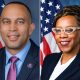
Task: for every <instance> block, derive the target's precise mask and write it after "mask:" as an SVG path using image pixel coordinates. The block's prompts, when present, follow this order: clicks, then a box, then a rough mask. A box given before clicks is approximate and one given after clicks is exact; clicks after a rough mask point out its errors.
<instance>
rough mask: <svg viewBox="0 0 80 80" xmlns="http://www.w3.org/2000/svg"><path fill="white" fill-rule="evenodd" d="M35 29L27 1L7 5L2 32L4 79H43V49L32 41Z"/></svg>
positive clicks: (0, 62) (0, 24) (0, 70)
mask: <svg viewBox="0 0 80 80" xmlns="http://www.w3.org/2000/svg"><path fill="white" fill-rule="evenodd" d="M34 29H35V25H34V23H32V16H31V12H30V10H29V8H28V7H27V6H26V5H25V4H23V3H20V2H10V3H8V4H7V5H6V6H5V7H4V9H3V11H2V13H1V22H0V32H1V36H2V39H3V41H4V43H5V48H2V49H0V80H39V48H38V47H37V45H35V44H34V42H33V41H32V40H30V35H31V34H32V32H33V31H34Z"/></svg>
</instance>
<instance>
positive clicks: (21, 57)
mask: <svg viewBox="0 0 80 80" xmlns="http://www.w3.org/2000/svg"><path fill="white" fill-rule="evenodd" d="M30 46H31V43H30V41H28V42H27V43H26V45H25V47H24V48H23V49H22V50H21V51H19V52H18V53H17V54H16V55H15V56H16V57H17V58H19V60H20V61H22V62H23V61H24V59H25V57H26V55H27V54H28V51H29V49H30ZM12 56H13V55H11V54H10V52H8V50H7V49H6V64H7V63H8V61H9V59H10V58H11V57H12Z"/></svg>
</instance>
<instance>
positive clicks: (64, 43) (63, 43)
mask: <svg viewBox="0 0 80 80" xmlns="http://www.w3.org/2000/svg"><path fill="white" fill-rule="evenodd" d="M68 43H69V42H61V45H63V46H64V45H67V44H68Z"/></svg>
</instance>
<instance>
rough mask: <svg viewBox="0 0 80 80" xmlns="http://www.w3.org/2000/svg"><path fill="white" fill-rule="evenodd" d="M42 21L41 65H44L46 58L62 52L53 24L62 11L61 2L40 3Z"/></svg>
mask: <svg viewBox="0 0 80 80" xmlns="http://www.w3.org/2000/svg"><path fill="white" fill-rule="evenodd" d="M40 3H41V6H40V21H41V25H40V27H41V44H40V64H41V65H42V63H43V60H44V58H45V56H47V55H48V54H50V53H55V52H60V50H59V48H58V46H57V44H56V41H55V37H54V35H55V34H54V33H53V32H52V27H53V22H54V18H55V16H56V14H57V13H58V12H59V11H60V10H61V9H62V5H61V2H60V1H59V0H41V1H40Z"/></svg>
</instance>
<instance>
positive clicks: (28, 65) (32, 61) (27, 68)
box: [17, 45, 38, 80]
mask: <svg viewBox="0 0 80 80" xmlns="http://www.w3.org/2000/svg"><path fill="white" fill-rule="evenodd" d="M35 49H36V48H35V46H33V45H31V48H30V50H29V52H28V55H27V56H26V59H25V61H24V63H23V66H22V68H21V71H20V73H19V75H18V77H17V80H28V77H29V76H30V74H31V72H32V70H33V69H34V66H35V65H36V64H38V62H37V60H36V59H37V57H38V55H37V54H36V53H38V52H36V50H35Z"/></svg>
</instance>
